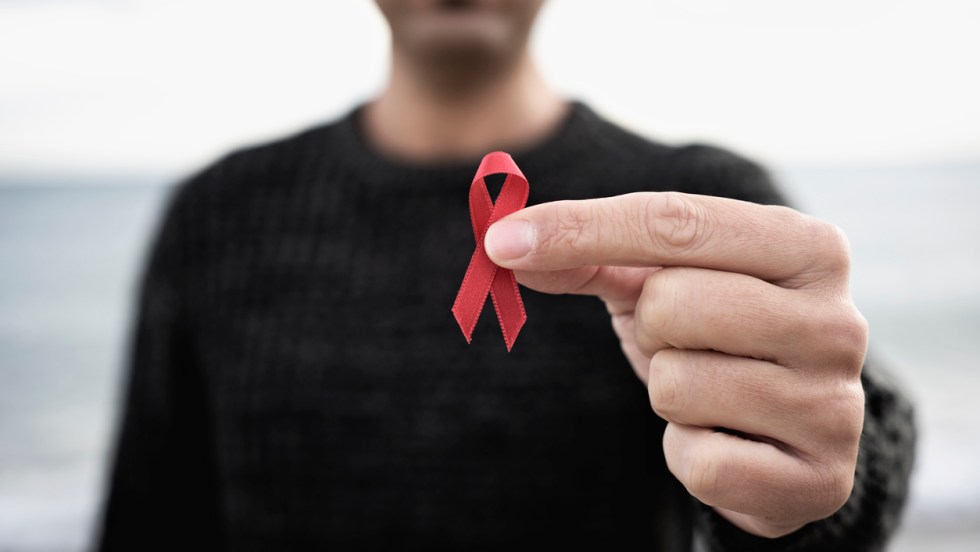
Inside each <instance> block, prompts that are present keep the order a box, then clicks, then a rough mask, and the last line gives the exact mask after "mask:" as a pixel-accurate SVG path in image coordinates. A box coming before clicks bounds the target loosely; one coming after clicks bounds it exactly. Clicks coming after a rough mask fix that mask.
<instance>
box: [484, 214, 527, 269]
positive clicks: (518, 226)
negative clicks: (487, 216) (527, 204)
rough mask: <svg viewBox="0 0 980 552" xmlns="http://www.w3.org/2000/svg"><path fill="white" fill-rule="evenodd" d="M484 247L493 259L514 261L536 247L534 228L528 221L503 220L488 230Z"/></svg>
mask: <svg viewBox="0 0 980 552" xmlns="http://www.w3.org/2000/svg"><path fill="white" fill-rule="evenodd" d="M483 245H484V247H485V248H486V250H487V255H490V258H491V259H497V260H501V261H512V260H514V259H519V258H521V257H523V256H524V255H527V254H528V253H529V252H530V251H531V248H532V247H534V227H533V226H531V223H530V222H528V221H526V220H501V221H498V222H495V223H493V225H491V226H490V228H489V229H488V230H487V236H486V238H484V241H483Z"/></svg>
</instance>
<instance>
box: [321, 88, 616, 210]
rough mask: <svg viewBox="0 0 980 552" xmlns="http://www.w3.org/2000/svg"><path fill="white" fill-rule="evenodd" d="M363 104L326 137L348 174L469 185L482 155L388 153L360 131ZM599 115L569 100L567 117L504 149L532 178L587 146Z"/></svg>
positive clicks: (422, 186)
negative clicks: (425, 159) (529, 142)
mask: <svg viewBox="0 0 980 552" xmlns="http://www.w3.org/2000/svg"><path fill="white" fill-rule="evenodd" d="M364 108H365V104H360V105H358V106H356V107H355V108H354V109H352V110H351V111H350V112H349V113H348V114H347V115H346V116H344V117H343V118H342V119H340V120H339V121H338V122H337V124H336V125H331V126H332V128H333V129H334V131H335V132H337V133H338V134H337V135H335V138H334V139H332V140H327V142H328V143H329V144H330V145H332V146H333V147H336V148H338V149H339V150H340V151H336V152H333V154H334V155H335V154H337V153H339V154H340V155H336V158H339V159H340V160H341V162H342V163H344V164H346V165H347V166H348V167H349V169H350V170H351V174H355V175H358V179H359V180H361V181H362V182H363V183H364V184H366V185H379V186H384V187H386V188H389V189H398V188H402V187H409V188H410V189H412V190H413V192H415V193H424V192H426V191H429V190H432V191H435V190H440V189H442V190H444V189H453V190H458V189H459V186H461V185H462V186H464V187H465V186H468V184H469V182H470V180H471V179H472V178H473V173H474V172H475V171H476V168H477V166H479V164H480V158H474V159H471V160H461V161H458V162H452V163H442V164H436V163H433V164H423V163H413V162H411V161H406V160H403V159H396V158H392V157H390V156H387V155H385V154H383V153H381V152H379V151H377V150H376V149H375V148H374V147H373V146H372V145H371V144H370V143H369V142H368V140H367V138H366V137H365V135H364V132H363V130H362V129H363V127H362V125H361V117H362V114H363V112H364ZM597 120H598V116H597V115H596V114H595V113H594V112H593V111H592V110H591V109H590V108H589V107H588V106H586V105H585V104H583V103H582V102H580V101H572V102H571V105H570V107H569V109H568V112H567V113H566V114H565V117H564V118H563V119H562V121H561V122H560V123H559V125H558V126H557V127H556V129H555V130H554V131H552V133H551V134H550V135H549V136H547V137H545V138H544V139H543V140H541V141H539V142H538V143H537V144H534V145H533V146H531V147H528V148H525V149H522V150H513V151H509V152H508V153H510V154H511V155H512V156H513V157H514V160H515V161H516V162H517V164H518V166H520V167H521V169H522V170H524V171H525V173H526V174H528V175H529V177H530V178H533V176H531V175H533V174H535V173H537V174H542V172H543V171H552V170H555V169H557V168H558V164H561V163H567V162H568V160H569V153H570V151H572V150H574V149H578V148H582V147H587V145H586V143H587V138H588V137H589V135H590V134H591V133H590V132H589V130H590V128H592V123H593V122H594V121H597ZM575 146H577V147H575ZM570 148H572V149H571V150H570ZM332 156H333V155H332Z"/></svg>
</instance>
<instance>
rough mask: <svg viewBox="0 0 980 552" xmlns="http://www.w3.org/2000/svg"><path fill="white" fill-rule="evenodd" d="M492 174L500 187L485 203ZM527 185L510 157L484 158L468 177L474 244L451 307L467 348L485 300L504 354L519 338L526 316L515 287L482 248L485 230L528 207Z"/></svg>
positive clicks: (509, 273) (494, 155)
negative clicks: (497, 325)
mask: <svg viewBox="0 0 980 552" xmlns="http://www.w3.org/2000/svg"><path fill="white" fill-rule="evenodd" d="M491 174H505V175H507V177H506V179H505V180H504V184H503V186H501V188H500V193H499V194H497V200H496V202H494V201H492V200H491V199H490V192H489V191H488V190H487V184H486V180H485V178H486V177H487V176H489V175H491ZM528 191H529V187H528V183H527V179H526V178H525V177H524V173H522V172H521V170H520V169H519V168H517V164H516V163H514V160H513V159H512V158H511V156H510V155H508V154H507V153H504V152H502V151H495V152H492V153H488V154H487V155H486V156H484V157H483V161H481V162H480V167H479V168H478V169H477V171H476V175H475V176H473V182H472V183H471V184H470V222H472V224H473V237H474V238H475V239H476V249H475V250H474V251H473V256H472V257H471V258H470V264H469V266H468V267H466V274H465V275H464V276H463V283H462V284H461V285H460V286H459V292H458V293H457V294H456V301H455V302H454V303H453V308H452V311H453V316H454V317H456V323H457V324H459V328H460V329H461V330H463V335H464V336H465V337H466V342H467V343H470V342H472V340H473V329H474V328H475V327H476V321H477V320H478V319H479V318H480V312H482V311H483V305H484V304H485V303H486V300H487V294H489V295H490V298H491V300H492V301H493V307H494V310H495V311H496V312H497V320H498V321H499V322H500V331H501V332H502V333H503V336H504V343H505V344H506V345H507V351H510V350H511V348H513V346H514V341H516V340H517V334H518V333H520V331H521V328H522V327H523V326H524V322H525V321H526V320H527V313H526V312H524V302H523V301H522V300H521V292H520V289H519V288H518V287H517V279H516V278H515V277H514V272H513V271H512V270H508V269H506V268H500V267H498V266H497V265H495V264H494V263H493V261H491V260H490V257H488V256H487V252H486V250H485V249H484V247H483V240H484V238H485V237H486V234H487V229H488V228H490V225H491V224H493V223H494V222H497V221H498V220H500V219H502V218H503V217H506V216H507V215H509V214H511V213H513V212H515V211H518V210H520V209H523V208H524V206H525V205H526V204H527V196H528Z"/></svg>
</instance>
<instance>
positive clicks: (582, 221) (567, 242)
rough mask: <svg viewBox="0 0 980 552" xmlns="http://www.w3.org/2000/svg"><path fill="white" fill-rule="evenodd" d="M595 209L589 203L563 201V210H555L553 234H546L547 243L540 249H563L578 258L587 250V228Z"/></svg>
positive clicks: (552, 225)
mask: <svg viewBox="0 0 980 552" xmlns="http://www.w3.org/2000/svg"><path fill="white" fill-rule="evenodd" d="M593 209H594V207H593V206H592V205H591V204H589V203H581V202H579V203H576V202H572V201H562V202H561V208H559V209H555V210H554V220H553V221H552V224H551V227H552V229H553V231H552V232H548V233H546V234H545V242H544V243H542V244H540V247H542V248H545V249H561V250H564V251H568V252H569V253H570V254H571V255H573V256H575V257H578V256H580V255H581V254H582V253H584V252H585V251H586V249H587V247H588V246H587V244H586V238H587V232H586V230H587V227H588V221H589V219H590V213H589V212H590V211H591V210H593Z"/></svg>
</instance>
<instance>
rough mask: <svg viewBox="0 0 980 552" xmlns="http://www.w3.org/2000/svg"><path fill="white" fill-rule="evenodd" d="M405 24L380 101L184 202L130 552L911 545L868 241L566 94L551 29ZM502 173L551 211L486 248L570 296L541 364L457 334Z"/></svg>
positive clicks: (147, 401)
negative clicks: (880, 359) (480, 234)
mask: <svg viewBox="0 0 980 552" xmlns="http://www.w3.org/2000/svg"><path fill="white" fill-rule="evenodd" d="M378 4H379V7H380V8H381V11H382V12H383V13H384V15H385V17H386V18H387V20H388V22H389V24H390V27H391V31H392V46H393V47H392V66H391V74H390V81H389V84H388V87H387V88H386V89H385V90H384V92H383V93H382V94H381V95H380V96H379V97H378V98H376V99H375V100H374V101H372V102H370V103H368V104H366V105H364V106H362V107H360V108H358V109H356V110H355V111H354V112H352V113H351V114H350V115H348V116H347V117H345V118H343V119H341V120H340V121H337V122H335V123H331V124H327V125H322V126H318V127H315V128H312V129H310V130H308V131H306V132H303V133H300V134H297V135H295V136H292V137H289V138H287V139H284V140H281V141H277V142H275V143H271V144H266V145H262V146H257V147H252V148H248V149H244V150H241V151H238V152H236V153H234V154H231V155H229V156H227V157H225V158H224V159H222V160H220V161H219V162H217V163H215V164H214V165H212V166H211V167H209V168H207V169H206V170H204V171H202V172H201V173H200V174H198V175H197V176H196V177H194V178H193V179H191V180H190V181H188V182H186V183H185V184H184V185H182V186H181V187H180V189H179V191H178V193H177V195H176V197H175V198H174V200H173V201H172V203H171V205H170V208H169V211H168V214H167V217H166V219H165V222H164V224H163V225H162V227H161V229H160V232H159V234H158V237H157V240H156V243H155V246H154V249H153V254H152V256H151V258H150V262H149V266H148V268H147V271H146V273H145V276H144V282H143V288H142V295H141V303H140V318H139V324H138V326H137V329H136V333H135V337H134V348H133V351H132V367H131V374H130V377H129V378H130V379H129V387H128V390H129V393H128V398H127V402H126V409H125V418H124V422H123V425H122V429H121V433H120V442H119V446H118V451H117V457H116V461H115V465H114V470H113V473H112V481H111V490H110V493H109V497H108V502H107V506H106V512H105V519H104V527H103V532H102V535H101V547H102V549H104V550H133V549H139V550H146V549H158V548H159V549H172V548H174V547H175V546H181V545H184V547H187V546H188V545H191V546H194V547H195V548H201V549H216V548H227V549H231V550H266V549H320V548H325V547H327V546H329V545H341V546H343V547H347V548H357V549H377V548H393V547H396V546H398V547H408V548H421V547H423V546H424V547H428V548H433V547H434V548H450V549H474V548H500V547H501V546H506V545H515V544H524V545H535V544H549V545H563V544H577V545H602V546H605V547H616V546H618V545H623V544H628V543H640V545H641V546H643V547H644V548H645V549H650V550H687V549H690V548H691V547H692V542H694V541H695V540H697V541H700V542H701V543H702V544H703V545H705V546H707V547H709V548H711V549H718V550H751V549H765V550H783V549H785V550H827V549H839V550H840V549H855V550H869V549H876V548H880V547H882V546H883V545H884V543H885V541H886V539H887V536H888V535H889V533H890V532H891V531H892V530H893V529H894V527H895V526H896V524H897V519H898V515H899V511H900V508H901V504H902V502H903V500H904V497H905V494H906V488H907V479H908V474H909V469H910V465H911V458H912V447H913V431H912V422H911V408H910V406H909V404H908V403H907V401H906V400H905V399H904V398H902V397H901V396H900V395H898V394H897V393H896V392H895V391H894V389H892V388H891V387H890V386H888V385H886V384H885V382H884V381H883V380H882V379H881V378H880V377H879V376H878V375H877V374H876V373H875V371H874V370H873V369H872V368H870V367H869V366H867V363H866V362H865V350H866V347H867V325H866V323H865V321H864V319H863V318H862V317H861V315H860V314H859V313H858V312H857V310H856V309H855V308H854V306H853V304H852V302H851V299H850V296H849V292H848V283H847V282H848V270H849V253H848V248H847V241H846V239H845V237H844V236H843V234H842V233H841V232H840V231H839V230H838V229H836V228H835V227H833V226H831V225H829V224H826V223H823V222H820V221H818V220H815V219H813V218H810V217H807V216H805V215H802V214H800V213H798V212H796V211H793V210H791V209H788V208H786V207H778V206H762V205H759V204H766V203H780V202H781V201H782V198H781V196H780V195H779V194H778V192H777V191H776V190H775V188H774V187H773V185H772V184H771V182H770V181H769V179H768V178H767V176H766V174H765V173H764V172H763V171H762V170H761V169H760V168H759V167H758V166H756V165H754V164H753V163H751V162H748V161H745V160H743V159H741V158H739V157H737V156H735V155H733V154H730V153H727V152H725V151H722V150H719V149H716V148H712V147H708V146H697V145H695V146H686V147H680V148H677V147H670V146H665V145H662V144H657V143H652V142H648V141H646V140H643V139H641V138H638V137H636V136H634V135H632V134H630V133H628V132H626V131H624V130H622V129H619V128H617V127H615V126H613V125H611V124H610V123H607V122H605V121H603V120H602V119H601V118H599V117H598V116H597V115H595V114H594V113H593V112H592V111H590V110H589V109H588V108H587V107H586V106H584V105H582V104H580V103H574V102H572V103H569V102H567V101H566V100H564V99H562V98H561V97H559V96H558V95H556V94H555V93H553V92H552V91H551V90H549V89H548V87H547V86H546V85H545V83H544V82H543V81H542V79H541V78H540V77H539V75H538V73H537V71H536V70H535V68H534V65H533V63H532V62H531V59H530V56H529V53H528V36H529V34H530V30H531V27H532V24H533V21H534V19H535V17H536V15H537V12H538V10H539V8H540V6H541V2H540V1H539V2H525V1H520V0H512V1H498V2H489V1H488V2H425V1H418V2H409V1H399V0H379V1H378ZM497 149H503V150H507V151H510V152H512V153H513V154H514V157H515V159H516V161H517V163H518V164H519V165H520V167H521V168H522V169H523V171H524V173H525V174H526V175H527V176H528V178H529V180H530V181H531V188H532V191H531V203H532V204H533V205H532V206H530V207H528V208H526V209H524V210H521V211H518V212H517V213H515V214H513V215H511V216H509V217H507V218H505V219H504V220H501V221H500V222H497V223H496V224H494V225H493V226H492V227H491V228H490V229H489V230H488V232H487V235H486V250H487V253H488V254H489V255H490V257H491V258H492V259H493V260H494V262H496V263H497V264H499V265H500V266H503V267H506V268H511V269H513V270H515V273H516V275H517V278H518V280H519V282H521V283H522V284H523V285H524V286H526V287H528V288H531V289H533V290H537V291H540V292H544V293H525V301H526V303H527V311H528V312H529V321H528V324H527V326H526V327H525V328H524V330H523V332H522V334H521V336H520V339H519V340H518V343H517V345H516V347H515V349H514V352H512V353H509V354H508V353H507V352H506V351H505V350H504V347H503V345H502V344H501V342H500V336H499V335H495V333H494V332H495V331H496V328H495V327H494V325H493V324H491V323H487V321H486V320H485V321H484V323H483V324H482V325H480V326H478V327H477V330H476V335H475V337H474V339H473V343H472V345H466V343H465V342H464V340H463V338H462V336H460V335H459V330H458V329H457V328H456V327H455V326H454V324H455V322H454V321H453V318H452V316H451V315H450V314H449V306H450V305H451V303H452V298H453V296H454V294H455V291H456V288H457V287H458V285H459V281H460V278H461V277H462V274H463V271H464V270H465V268H466V263H467V262H468V260H469V256H470V253H471V252H472V247H473V242H472V239H473V238H472V234H471V231H470V226H469V215H468V212H467V209H466V199H465V198H466V194H467V189H468V185H469V180H470V178H472V174H473V172H474V170H475V168H476V164H477V162H478V160H479V158H480V157H481V156H482V155H483V154H484V153H486V152H488V151H492V150H497ZM709 195H711V196H724V198H722V197H708V196H709ZM561 200H565V201H561ZM589 296H594V297H598V299H599V300H601V302H599V301H596V300H595V299H594V298H592V297H589ZM603 306H604V308H605V311H607V312H603ZM610 323H611V324H610ZM630 367H631V368H632V370H630ZM862 367H863V369H862ZM651 407H652V408H651Z"/></svg>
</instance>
